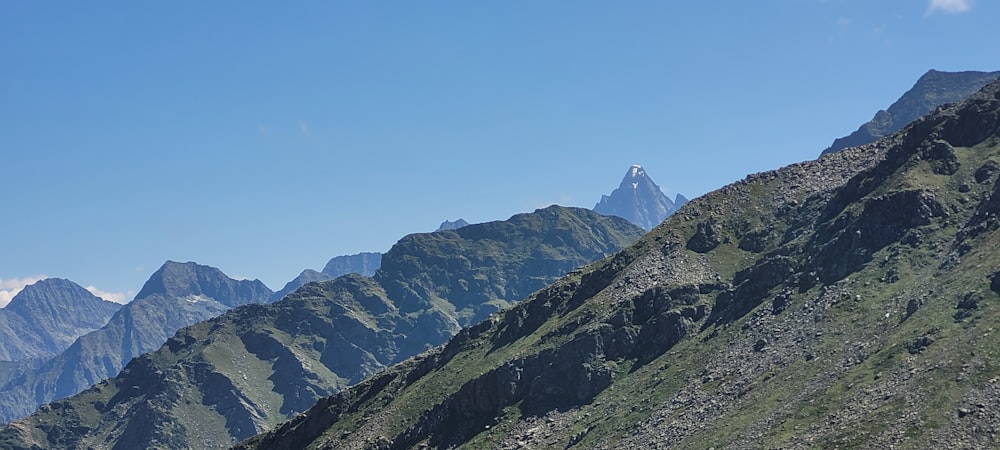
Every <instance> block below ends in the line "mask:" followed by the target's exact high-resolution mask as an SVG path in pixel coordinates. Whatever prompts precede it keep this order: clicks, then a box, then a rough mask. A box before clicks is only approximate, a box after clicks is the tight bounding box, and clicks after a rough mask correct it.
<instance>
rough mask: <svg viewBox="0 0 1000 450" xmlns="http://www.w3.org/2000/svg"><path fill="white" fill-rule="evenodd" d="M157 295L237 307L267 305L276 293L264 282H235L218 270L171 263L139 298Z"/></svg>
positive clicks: (146, 286)
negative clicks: (209, 300)
mask: <svg viewBox="0 0 1000 450" xmlns="http://www.w3.org/2000/svg"><path fill="white" fill-rule="evenodd" d="M153 294H160V295H163V296H165V297H172V298H180V297H188V296H202V295H203V296H207V297H210V298H212V299H214V300H216V301H218V302H219V303H222V304H223V305H226V306H229V307H234V306H239V305H242V304H245V303H263V302H266V301H267V299H268V297H269V296H270V295H271V294H272V292H271V290H270V289H268V288H267V286H265V285H264V283H262V282H260V280H253V281H248V280H234V279H232V278H229V277H228V276H226V274H224V273H222V271H221V270H219V269H216V268H215V267H210V266H203V265H201V264H197V263H193V262H187V263H178V262H174V261H167V262H166V263H164V264H163V266H161V267H160V269H159V270H157V271H156V272H155V273H153V275H152V276H151V277H150V278H149V280H147V281H146V284H145V285H143V286H142V290H140V291H139V294H138V295H136V298H144V297H148V296H150V295H153Z"/></svg>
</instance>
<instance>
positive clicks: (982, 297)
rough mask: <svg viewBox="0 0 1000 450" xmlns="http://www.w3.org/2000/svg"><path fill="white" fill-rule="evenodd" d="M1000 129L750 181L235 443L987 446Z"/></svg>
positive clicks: (999, 113) (849, 154)
mask: <svg viewBox="0 0 1000 450" xmlns="http://www.w3.org/2000/svg"><path fill="white" fill-rule="evenodd" d="M998 130H1000V84H993V85H990V86H989V87H987V88H986V89H985V90H984V91H983V92H981V93H979V94H977V95H976V96H974V97H972V98H971V99H970V100H968V101H966V102H964V103H962V104H960V105H957V106H952V107H949V108H945V109H943V110H940V111H938V112H937V113H936V114H934V115H931V116H928V117H925V118H923V119H921V120H920V121H917V122H916V123H914V124H912V125H911V126H909V127H907V128H906V129H904V130H903V131H902V132H901V133H900V134H897V135H895V136H893V137H891V138H889V139H886V140H883V141H880V142H879V143H876V144H873V145H869V146H867V147H865V148H854V149H847V150H845V151H843V152H838V153H834V154H831V155H827V156H825V157H823V158H821V159H820V160H817V161H813V162H806V163H802V164H796V165H793V166H789V167H786V168H784V169H781V170H778V171H774V172H768V173H763V174H755V175H752V176H750V177H747V179H746V180H743V181H741V182H738V183H736V184H734V185H731V186H728V187H726V188H723V189H721V190H719V191H716V192H713V193H710V194H708V195H706V196H704V197H702V198H700V199H697V200H695V201H693V202H691V203H689V204H688V205H687V206H685V207H684V208H683V209H681V210H680V211H678V212H677V213H676V214H674V215H673V216H672V217H671V218H670V219H668V220H667V221H666V222H665V223H664V224H662V225H661V226H659V227H657V229H655V230H653V232H651V233H650V234H648V235H646V236H645V237H644V238H643V239H642V240H640V241H639V242H638V243H637V244H636V245H634V246H632V247H631V248H629V249H626V250H625V251H623V252H621V253H619V254H618V255H616V256H615V257H613V258H609V259H606V260H604V261H602V262H600V263H596V264H594V265H591V266H588V267H587V268H584V269H582V270H580V271H577V272H574V273H572V274H570V275H569V276H567V277H565V278H563V279H562V280H560V281H558V282H556V283H554V284H553V285H551V286H549V287H548V288H546V289H543V290H541V291H539V292H537V293H535V294H534V295H532V296H531V298H530V299H528V300H527V301H525V302H523V303H520V304H518V305H516V306H514V307H512V308H510V309H508V310H506V311H503V312H502V313H499V314H496V315H493V316H490V318H489V319H488V320H487V321H484V322H482V323H480V324H479V325H476V326H473V327H471V328H468V329H466V330H463V331H462V332H461V333H459V334H458V335H457V336H456V337H455V338H453V339H452V340H451V341H449V343H448V344H447V345H446V346H445V347H443V348H441V349H437V350H434V351H430V352H427V353H425V354H422V355H420V356H419V357H417V358H414V359H411V360H408V361H406V362H404V363H402V364H400V365H397V366H395V367H392V368H390V369H388V370H386V371H384V372H382V373H380V374H379V375H376V376H375V377H373V378H371V379H369V380H367V381H365V382H363V383H361V384H359V385H357V386H354V387H352V388H350V389H347V390H345V391H342V392H340V393H338V394H336V395H333V396H331V397H329V398H326V399H323V400H321V401H320V402H319V403H317V404H316V405H315V406H314V407H313V408H311V409H310V410H309V411H308V412H307V413H306V414H304V415H300V416H297V417H296V418H294V419H293V420H291V421H289V422H286V423H284V424H282V425H281V426H279V427H278V428H276V429H275V430H273V431H271V432H268V433H265V434H263V435H260V436H257V437H255V438H253V439H251V440H248V441H246V442H244V443H242V444H241V445H240V446H239V448H268V449H274V448H348V449H350V448H358V449H361V448H423V447H430V448H453V447H463V448H522V447H529V448H637V449H638V448H702V449H703V448H708V447H716V448H814V447H820V448H889V447H891V446H895V447H896V448H932V447H941V446H952V447H969V448H987V447H996V446H997V445H998V442H997V441H996V438H995V430H997V429H1000V413H998V411H1000V386H998V385H997V380H998V379H1000V362H998V361H1000V359H998V356H1000V355H998V350H997V349H998V348H1000V347H998V346H997V344H998V343H1000V342H997V339H998V337H997V336H996V333H995V330H994V327H995V324H996V323H997V322H996V320H997V319H1000V317H998V314H1000V309H998V307H997V305H998V303H1000V256H998V254H997V252H996V248H997V247H998V242H1000V234H998V233H1000V219H998V218H997V217H998V216H997V214H1000V180H998V174H1000V164H998V163H997V161H998V160H1000V145H998V142H1000V141H998Z"/></svg>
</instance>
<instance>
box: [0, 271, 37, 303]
mask: <svg viewBox="0 0 1000 450" xmlns="http://www.w3.org/2000/svg"><path fill="white" fill-rule="evenodd" d="M46 278H48V277H47V276H45V275H38V276H35V277H27V278H9V279H3V278H0V308H4V307H6V306H7V304H8V303H10V300H11V299H13V298H14V296H15V295H17V293H18V292H21V289H24V287H25V286H27V285H29V284H35V283H36V282H38V281H41V280H44V279H46Z"/></svg>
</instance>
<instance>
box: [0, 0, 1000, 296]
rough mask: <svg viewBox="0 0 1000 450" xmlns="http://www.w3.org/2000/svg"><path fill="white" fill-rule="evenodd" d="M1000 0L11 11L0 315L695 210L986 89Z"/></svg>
mask: <svg viewBox="0 0 1000 450" xmlns="http://www.w3.org/2000/svg"><path fill="white" fill-rule="evenodd" d="M998 22H1000V2H997V1H994V0H877V1H876V0H755V1H746V0H732V1H669V2H668V1H629V2H608V1H585V0H571V1H535V0H532V1H492V2H480V1H449V2H444V1H421V2H414V1H405V2H404V1H395V2H393V1H295V2H261V1H238V2H237V1H212V2H201V1H198V2H195V1H169V2H167V1H158V2H151V1H144V2H107V1H96V2H58V3H57V2H39V1H27V0H23V1H22V0H0V173H2V181H3V188H2V190H0V205H2V208H3V209H2V211H3V214H2V216H0V224H2V225H0V304H2V303H5V301H6V299H7V298H9V296H10V295H12V293H13V292H15V291H16V290H17V289H18V288H19V287H20V285H22V284H23V283H24V282H26V281H30V280H32V279H35V278H39V277H44V276H50V277H62V278H69V279H71V280H73V281H76V282H77V283H80V284H82V285H84V286H91V287H93V289H95V290H99V291H102V292H105V293H108V294H107V296H108V297H111V298H117V299H119V300H128V299H131V297H132V296H134V294H135V292H137V291H138V290H139V288H140V287H141V286H142V283H143V282H144V281H145V280H146V279H147V278H148V277H149V275H150V274H151V273H152V272H153V271H154V270H156V269H157V268H158V267H159V266H160V265H161V264H162V263H163V262H164V261H165V260H168V259H171V260H176V261H197V262H199V263H202V264H207V265H211V266H215V267H218V268H220V269H222V270H223V271H224V272H226V273H227V274H229V275H230V276H233V277H241V278H259V279H261V280H262V281H264V282H265V283H266V284H267V285H268V286H270V287H271V288H272V289H275V290H277V289H279V288H281V286H282V285H283V284H284V283H285V282H286V281H288V280H290V279H292V278H294V277H295V276H296V275H297V274H298V273H299V272H300V271H301V270H302V269H304V268H315V269H321V268H322V267H323V265H324V264H325V263H326V261H327V260H328V259H329V258H331V257H333V256H337V255H343V254H352V253H357V252H362V251H378V252H383V251H386V250H388V249H389V247H390V246H391V245H392V244H393V243H394V242H395V241H396V240H398V239H399V238H400V237H402V236H403V235H405V234H408V233H412V232H424V231H432V230H434V229H435V228H437V226H438V225H439V224H440V223H441V222H442V221H444V220H446V219H457V218H464V219H466V220H468V221H470V222H483V221H489V220H498V219H506V218H507V217H509V216H511V215H512V214H515V213H519V212H526V211H531V210H534V209H536V208H538V207H542V206H546V205H548V204H551V203H558V204H562V205H567V206H583V207H588V208H590V207H593V206H594V204H595V203H596V202H597V201H598V200H599V199H600V197H601V195H602V194H607V193H610V191H611V190H612V189H614V188H615V187H617V185H618V183H619V182H620V181H621V178H622V177H623V176H624V174H625V172H626V170H627V169H628V168H629V166H631V165H632V164H641V165H643V167H645V169H646V171H647V173H648V174H649V176H650V177H651V178H652V179H653V180H654V181H656V182H657V183H658V184H659V185H660V186H661V187H662V188H663V189H664V191H666V193H667V194H668V195H670V196H673V195H674V194H676V193H678V192H679V193H682V194H685V195H686V196H688V197H695V196H698V195H701V194H704V193H706V192H708V191H710V190H713V189H715V188H718V187H721V186H723V185H725V184H727V183H730V182H733V181H735V180H738V179H740V178H743V177H744V176H745V175H746V174H748V173H752V172H758V171H763V170H769V169H775V168H778V167H781V166H783V165H787V164H790V163H794V162H798V161H802V160H806V159H813V158H815V157H816V156H818V154H819V152H820V151H821V150H822V149H824V148H825V147H827V146H828V145H829V144H830V143H831V142H832V140H833V139H834V138H836V137H840V136H843V135H846V134H848V133H850V132H852V131H854V130H855V129H856V128H857V127H858V126H859V125H860V124H862V123H863V122H865V121H867V120H869V119H870V118H871V117H872V115H873V114H874V113H875V112H876V111H877V110H879V109H883V108H886V107H888V106H889V104H891V103H892V101H894V100H895V99H896V98H898V97H899V96H900V95H901V94H902V93H903V92H905V91H906V90H907V89H909V88H910V86H912V84H913V83H914V82H915V81H916V79H917V78H918V77H919V76H920V75H921V74H923V73H924V72H926V71H927V70H928V69H932V68H933V69H937V70H946V71H958V70H1000V37H998V35H997V34H996V24H997V23H998Z"/></svg>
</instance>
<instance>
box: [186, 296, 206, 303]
mask: <svg viewBox="0 0 1000 450" xmlns="http://www.w3.org/2000/svg"><path fill="white" fill-rule="evenodd" d="M184 300H187V301H188V302H189V303H198V302H207V301H209V300H211V298H209V297H208V296H206V295H202V294H198V295H189V296H187V297H184Z"/></svg>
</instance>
